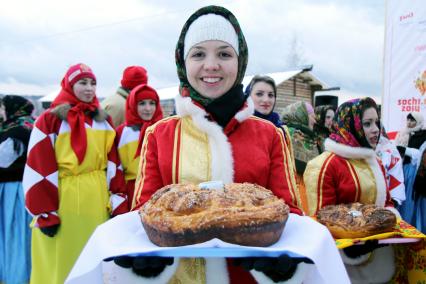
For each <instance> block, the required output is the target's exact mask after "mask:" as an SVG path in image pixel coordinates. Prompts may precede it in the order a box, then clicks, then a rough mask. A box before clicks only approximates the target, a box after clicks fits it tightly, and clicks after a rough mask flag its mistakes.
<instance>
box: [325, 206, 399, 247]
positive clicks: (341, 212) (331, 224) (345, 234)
mask: <svg viewBox="0 0 426 284" xmlns="http://www.w3.org/2000/svg"><path fill="white" fill-rule="evenodd" d="M317 220H318V221H319V222H320V223H321V224H323V225H325V226H326V227H327V228H328V229H329V231H330V233H331V234H332V235H333V237H334V238H336V239H355V238H365V237H368V236H372V235H377V234H382V233H386V232H391V231H392V230H393V228H394V226H395V225H396V216H395V214H394V213H393V212H391V211H390V210H387V209H386V208H384V207H379V206H376V205H374V204H361V203H350V204H339V205H329V206H325V207H323V208H322V209H320V210H319V211H318V213H317Z"/></svg>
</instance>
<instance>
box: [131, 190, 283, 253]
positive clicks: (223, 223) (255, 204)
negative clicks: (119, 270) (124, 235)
mask: <svg viewBox="0 0 426 284" xmlns="http://www.w3.org/2000/svg"><path fill="white" fill-rule="evenodd" d="M289 211H290V210H289V207H288V206H287V205H286V204H285V202H284V201H283V200H281V199H279V198H277V197H276V196H274V195H273V193H272V192H271V191H270V190H268V189H265V188H263V187H261V186H259V185H255V184H250V183H243V184H238V183H233V184H227V185H225V187H224V188H223V189H214V190H206V189H200V188H198V187H197V186H196V185H191V184H172V185H168V186H165V187H163V188H161V189H160V190H158V191H157V192H156V193H155V194H154V195H153V196H152V197H151V199H150V200H149V201H148V202H147V203H145V204H144V206H142V207H141V209H140V211H139V212H140V216H141V220H142V224H143V226H144V228H145V231H146V233H147V235H148V237H149V239H150V240H151V241H152V242H153V243H154V244H156V245H158V246H183V245H190V244H196V243H202V242H205V241H208V240H210V239H213V238H219V239H221V240H223V241H225V242H229V243H235V244H240V245H246V246H262V247H264V246H269V245H272V244H273V243H275V242H277V241H278V240H279V238H280V236H281V233H282V231H283V229H284V226H285V223H286V221H287V219H288V214H289Z"/></svg>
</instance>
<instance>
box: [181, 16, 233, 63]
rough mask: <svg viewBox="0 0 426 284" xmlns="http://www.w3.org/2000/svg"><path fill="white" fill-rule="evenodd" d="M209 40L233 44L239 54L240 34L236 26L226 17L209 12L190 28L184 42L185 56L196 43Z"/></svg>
mask: <svg viewBox="0 0 426 284" xmlns="http://www.w3.org/2000/svg"><path fill="white" fill-rule="evenodd" d="M207 40H220V41H224V42H226V43H228V44H229V45H231V46H232V47H233V48H234V50H235V52H236V53H237V55H238V52H239V51H238V36H237V33H236V32H235V29H234V27H233V26H232V25H231V23H230V22H229V21H228V20H227V19H225V18H224V17H222V16H220V15H216V14H207V15H203V16H201V17H199V18H198V19H196V20H195V21H194V22H193V23H192V24H191V25H190V26H189V28H188V31H187V33H186V35H185V42H184V58H185V59H186V57H187V56H188V52H189V50H190V49H191V48H192V47H193V46H194V45H196V44H198V43H200V42H203V41H207Z"/></svg>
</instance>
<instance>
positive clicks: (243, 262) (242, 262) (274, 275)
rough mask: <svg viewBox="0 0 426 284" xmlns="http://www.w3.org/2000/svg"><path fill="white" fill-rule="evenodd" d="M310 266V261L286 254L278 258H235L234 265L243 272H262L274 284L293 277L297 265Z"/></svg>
mask: <svg viewBox="0 0 426 284" xmlns="http://www.w3.org/2000/svg"><path fill="white" fill-rule="evenodd" d="M301 262H305V263H309V264H312V263H313V262H312V260H310V259H308V258H305V257H302V258H299V257H298V258H295V257H291V256H289V255H287V254H282V255H280V256H279V257H248V258H235V259H234V265H236V266H242V267H243V268H244V269H245V270H247V271H250V270H253V269H254V270H257V271H259V272H263V273H264V274H265V275H266V276H268V277H269V278H270V279H271V280H272V281H274V282H280V281H286V280H288V279H290V278H292V277H293V275H294V273H295V272H296V269H297V266H298V264H299V263H301Z"/></svg>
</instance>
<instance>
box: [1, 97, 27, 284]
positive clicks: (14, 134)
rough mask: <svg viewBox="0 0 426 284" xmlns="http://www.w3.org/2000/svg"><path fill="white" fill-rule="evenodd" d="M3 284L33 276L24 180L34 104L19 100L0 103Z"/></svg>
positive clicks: (21, 281)
mask: <svg viewBox="0 0 426 284" xmlns="http://www.w3.org/2000/svg"><path fill="white" fill-rule="evenodd" d="M0 105H1V108H2V109H3V110H4V116H5V119H4V121H3V123H2V124H1V125H0V157H1V159H0V160H1V161H0V283H28V282H29V279H30V272H31V250H30V243H31V231H30V227H29V225H30V222H31V216H30V215H29V214H28V213H27V211H26V210H25V198H24V190H23V188H22V178H23V174H24V168H25V162H26V159H27V148H28V142H29V139H30V134H31V130H32V128H33V124H34V118H33V117H32V115H31V114H32V112H33V110H34V106H33V104H32V103H31V102H30V101H29V100H27V99H25V98H23V97H20V96H10V95H7V96H4V97H3V99H2V100H0Z"/></svg>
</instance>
